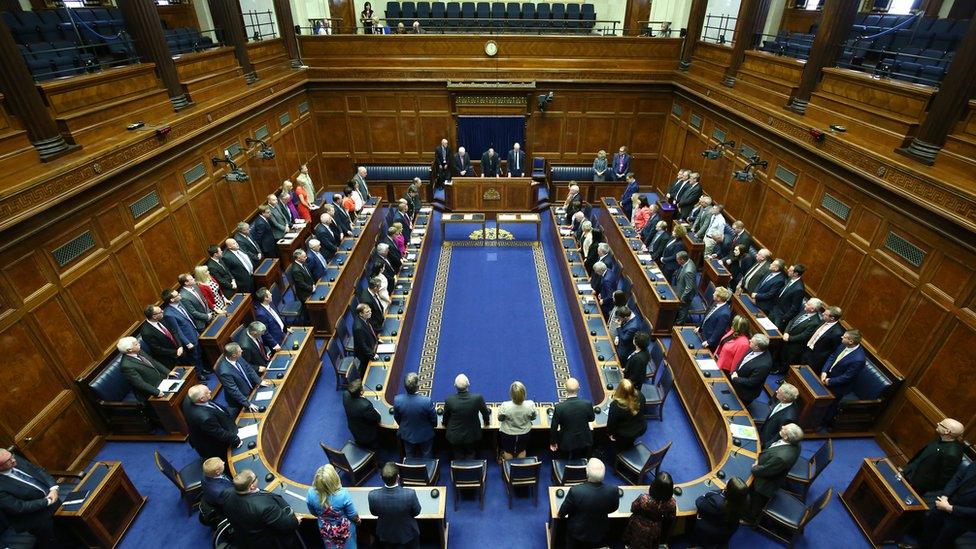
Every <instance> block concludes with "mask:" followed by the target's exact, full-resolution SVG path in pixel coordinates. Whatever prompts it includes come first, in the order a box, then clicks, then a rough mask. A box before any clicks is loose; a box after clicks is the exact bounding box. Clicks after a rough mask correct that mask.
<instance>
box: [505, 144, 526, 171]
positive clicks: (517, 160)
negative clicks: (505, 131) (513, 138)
mask: <svg viewBox="0 0 976 549" xmlns="http://www.w3.org/2000/svg"><path fill="white" fill-rule="evenodd" d="M505 164H506V167H507V168H508V177H522V176H524V175H525V151H523V150H522V147H521V145H519V144H518V143H516V144H514V145H512V150H510V151H508V157H507V158H506V159H505Z"/></svg>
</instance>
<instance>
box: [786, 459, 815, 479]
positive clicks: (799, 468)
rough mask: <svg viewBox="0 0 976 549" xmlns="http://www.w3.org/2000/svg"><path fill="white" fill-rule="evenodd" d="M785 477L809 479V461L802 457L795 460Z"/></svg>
mask: <svg viewBox="0 0 976 549" xmlns="http://www.w3.org/2000/svg"><path fill="white" fill-rule="evenodd" d="M787 477H788V478H790V479H791V480H810V462H808V461H807V460H805V459H802V458H801V459H798V460H796V462H795V463H793V467H791V468H790V472H789V473H788V474H787Z"/></svg>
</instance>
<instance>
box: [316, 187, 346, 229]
mask: <svg viewBox="0 0 976 549" xmlns="http://www.w3.org/2000/svg"><path fill="white" fill-rule="evenodd" d="M330 207H331V208H330ZM322 209H323V210H325V211H326V212H328V213H330V214H332V220H333V221H335V222H336V224H337V225H339V228H340V229H341V230H342V234H344V235H347V236H351V235H352V218H351V217H349V212H347V211H346V209H345V208H343V207H342V195H341V194H339V193H335V194H333V195H332V204H325V205H323V206H322Z"/></svg>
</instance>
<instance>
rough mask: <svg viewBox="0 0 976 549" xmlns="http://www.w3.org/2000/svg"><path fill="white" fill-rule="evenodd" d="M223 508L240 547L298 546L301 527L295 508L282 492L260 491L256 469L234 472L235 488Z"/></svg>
mask: <svg viewBox="0 0 976 549" xmlns="http://www.w3.org/2000/svg"><path fill="white" fill-rule="evenodd" d="M223 509H224V515H225V516H226V517H227V520H229V521H230V524H231V526H233V527H234V541H235V542H236V544H237V546H238V547H240V548H241V549H252V548H253V549H267V548H271V547H275V548H286V547H294V546H295V542H296V540H297V538H296V534H297V532H298V527H299V522H298V517H297V516H296V514H295V511H294V510H293V509H292V508H291V507H289V506H288V504H287V503H285V500H284V498H282V497H281V496H280V495H279V494H274V493H270V492H265V491H264V490H259V489H258V483H257V477H256V476H255V475H254V471H251V470H250V469H244V470H242V471H241V472H239V473H237V474H236V475H234V490H233V491H232V492H230V493H229V494H228V496H227V499H226V500H225V501H224V507H223Z"/></svg>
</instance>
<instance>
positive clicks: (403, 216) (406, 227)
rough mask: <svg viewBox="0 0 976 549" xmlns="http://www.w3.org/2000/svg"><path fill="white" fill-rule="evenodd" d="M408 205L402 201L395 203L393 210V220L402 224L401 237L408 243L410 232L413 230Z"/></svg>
mask: <svg viewBox="0 0 976 549" xmlns="http://www.w3.org/2000/svg"><path fill="white" fill-rule="evenodd" d="M409 210H410V206H409V204H404V203H402V202H399V203H397V209H396V211H395V212H393V222H394V223H399V224H400V225H403V238H405V239H406V241H407V243H408V244H409V243H410V234H411V232H412V231H413V220H411V219H410V212H409Z"/></svg>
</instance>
